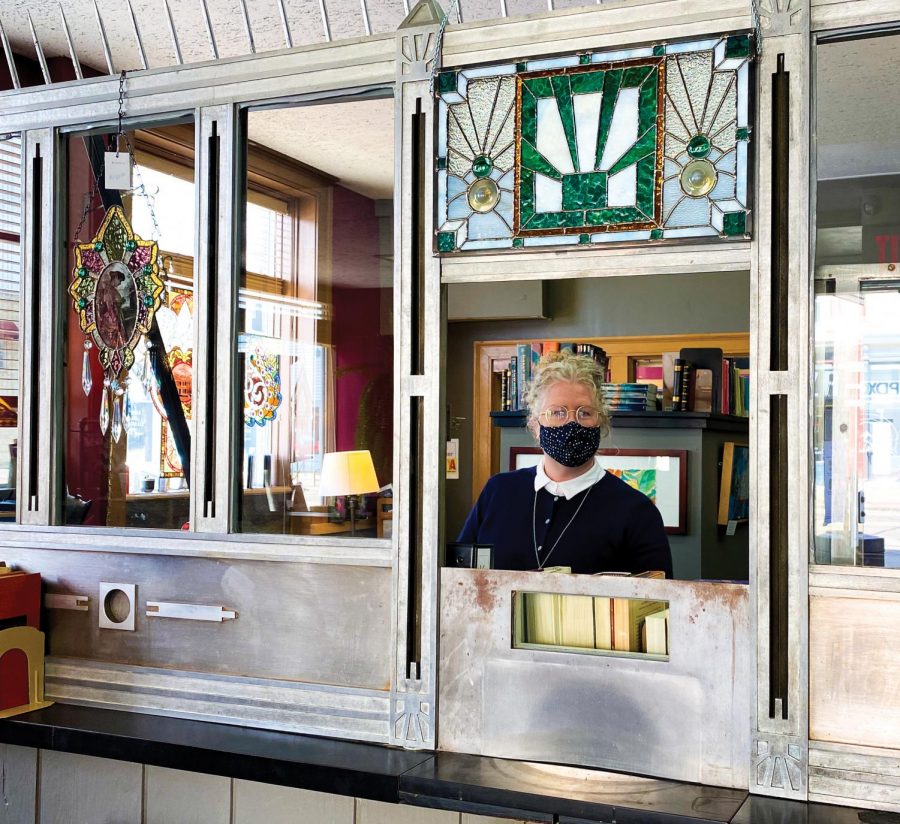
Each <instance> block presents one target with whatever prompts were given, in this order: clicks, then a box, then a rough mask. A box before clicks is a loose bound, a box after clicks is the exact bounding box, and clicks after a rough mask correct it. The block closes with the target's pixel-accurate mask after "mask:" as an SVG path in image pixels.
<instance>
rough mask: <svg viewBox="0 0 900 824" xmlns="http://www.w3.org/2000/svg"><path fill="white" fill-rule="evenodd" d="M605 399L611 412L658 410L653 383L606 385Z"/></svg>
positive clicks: (604, 387) (604, 390)
mask: <svg viewBox="0 0 900 824" xmlns="http://www.w3.org/2000/svg"><path fill="white" fill-rule="evenodd" d="M603 398H604V400H605V401H606V404H607V406H608V407H609V411H610V412H647V411H653V410H655V409H656V386H655V385H654V384H652V383H604V384H603Z"/></svg>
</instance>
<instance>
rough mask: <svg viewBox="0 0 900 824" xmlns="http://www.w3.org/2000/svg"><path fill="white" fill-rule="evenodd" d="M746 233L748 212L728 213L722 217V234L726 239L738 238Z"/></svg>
mask: <svg viewBox="0 0 900 824" xmlns="http://www.w3.org/2000/svg"><path fill="white" fill-rule="evenodd" d="M746 233H747V213H746V212H726V213H725V214H724V215H722V234H723V235H725V237H737V236H739V235H744V234H746Z"/></svg>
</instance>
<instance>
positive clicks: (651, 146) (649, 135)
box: [609, 125, 656, 182]
mask: <svg viewBox="0 0 900 824" xmlns="http://www.w3.org/2000/svg"><path fill="white" fill-rule="evenodd" d="M655 151H656V126H655V125H653V126H651V127H650V128H649V129H647V131H645V132H644V133H643V134H642V135H641V136H640V137H639V138H638V139H637V140H636V141H635V142H634V144H632V146H631V148H630V149H629V150H628V151H627V152H625V154H623V155H622V156H621V157H620V158H619V159H618V160H617V161H616V162H615V163H613V165H612V166H611V167H610V169H609V173H610V175H614V174H615V173H616V172H621V171H622V169H626V168H628V167H629V166H631V165H632V164H633V163H637V161H638V160H640V159H641V158H644V157H646V156H647V155H649V154H653V153H654V152H655ZM639 182H640V181H639Z"/></svg>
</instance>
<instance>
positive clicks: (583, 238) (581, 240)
mask: <svg viewBox="0 0 900 824" xmlns="http://www.w3.org/2000/svg"><path fill="white" fill-rule="evenodd" d="M578 242H579V243H581V244H585V243H590V242H591V236H590V235H578Z"/></svg>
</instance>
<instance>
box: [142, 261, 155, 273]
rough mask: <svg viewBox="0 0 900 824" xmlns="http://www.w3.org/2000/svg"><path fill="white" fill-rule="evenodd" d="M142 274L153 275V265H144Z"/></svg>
mask: <svg viewBox="0 0 900 824" xmlns="http://www.w3.org/2000/svg"><path fill="white" fill-rule="evenodd" d="M144 274H145V275H150V274H153V264H152V263H145V264H144Z"/></svg>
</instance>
